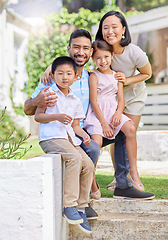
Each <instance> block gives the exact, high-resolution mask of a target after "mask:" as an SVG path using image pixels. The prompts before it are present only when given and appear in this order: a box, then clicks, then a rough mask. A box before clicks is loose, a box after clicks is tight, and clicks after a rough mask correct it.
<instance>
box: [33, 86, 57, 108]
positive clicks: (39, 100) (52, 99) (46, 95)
mask: <svg viewBox="0 0 168 240" xmlns="http://www.w3.org/2000/svg"><path fill="white" fill-rule="evenodd" d="M48 89H49V87H45V88H43V89H42V90H41V91H40V92H39V94H38V95H37V96H36V97H35V98H33V100H32V101H33V104H34V106H36V107H40V108H43V107H53V106H54V105H55V103H56V102H57V95H56V93H54V92H46V91H47V90H48Z"/></svg>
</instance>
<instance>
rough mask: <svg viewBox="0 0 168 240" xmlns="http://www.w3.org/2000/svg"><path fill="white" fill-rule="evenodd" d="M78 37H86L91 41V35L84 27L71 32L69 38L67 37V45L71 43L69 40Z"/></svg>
mask: <svg viewBox="0 0 168 240" xmlns="http://www.w3.org/2000/svg"><path fill="white" fill-rule="evenodd" d="M78 37H86V38H88V39H89V40H90V42H92V37H91V35H90V32H88V31H87V30H84V29H77V30H75V31H74V32H72V33H71V36H70V39H69V46H70V45H71V41H72V39H73V38H78Z"/></svg>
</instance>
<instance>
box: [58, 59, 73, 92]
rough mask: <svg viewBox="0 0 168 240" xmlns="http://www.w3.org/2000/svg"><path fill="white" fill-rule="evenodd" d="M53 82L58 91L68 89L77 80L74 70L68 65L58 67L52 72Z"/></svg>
mask: <svg viewBox="0 0 168 240" xmlns="http://www.w3.org/2000/svg"><path fill="white" fill-rule="evenodd" d="M54 78H55V82H56V84H57V85H58V87H59V89H60V90H63V89H68V88H69V86H71V85H72V84H73V82H74V81H75V80H76V79H77V75H76V74H75V71H74V68H73V67H72V66H71V65H69V64H63V65H59V66H58V67H57V68H56V70H55V72H54Z"/></svg>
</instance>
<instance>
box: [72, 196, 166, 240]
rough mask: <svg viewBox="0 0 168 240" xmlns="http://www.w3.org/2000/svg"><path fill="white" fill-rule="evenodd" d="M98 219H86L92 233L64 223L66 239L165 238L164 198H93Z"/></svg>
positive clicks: (125, 239) (116, 239)
mask: <svg viewBox="0 0 168 240" xmlns="http://www.w3.org/2000/svg"><path fill="white" fill-rule="evenodd" d="M92 206H93V208H94V209H95V210H96V211H97V212H98V214H99V218H98V220H90V221H89V223H90V225H91V228H92V231H93V233H92V234H91V235H89V236H88V235H86V234H85V233H83V232H81V230H80V229H79V227H78V226H76V225H68V240H74V239H75V240H76V239H77V240H87V239H93V240H113V239H115V240H167V239H168V200H152V201H136V200H116V199H103V198H102V199H100V200H99V201H95V200H94V201H93V203H92Z"/></svg>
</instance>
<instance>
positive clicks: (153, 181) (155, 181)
mask: <svg viewBox="0 0 168 240" xmlns="http://www.w3.org/2000/svg"><path fill="white" fill-rule="evenodd" d="M30 145H32V148H31V149H30V150H29V151H28V152H27V153H26V155H25V156H24V159H27V158H32V157H35V156H39V155H43V154H44V152H43V151H42V149H41V147H40V146H39V143H38V139H30V140H28V141H27V142H26V143H24V145H23V146H24V147H29V146H30ZM140 177H141V181H142V183H143V184H144V187H145V191H146V192H151V193H153V194H155V197H156V199H168V176H158V175H157V176H156V175H155V176H153V175H141V176H140ZM113 178H114V177H113V176H112V174H111V173H109V172H99V171H97V172H96V179H97V181H98V183H99V185H100V188H101V194H102V197H104V198H105V197H107V198H111V197H113V191H108V190H107V185H108V184H109V183H110V182H111V181H112V180H113Z"/></svg>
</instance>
